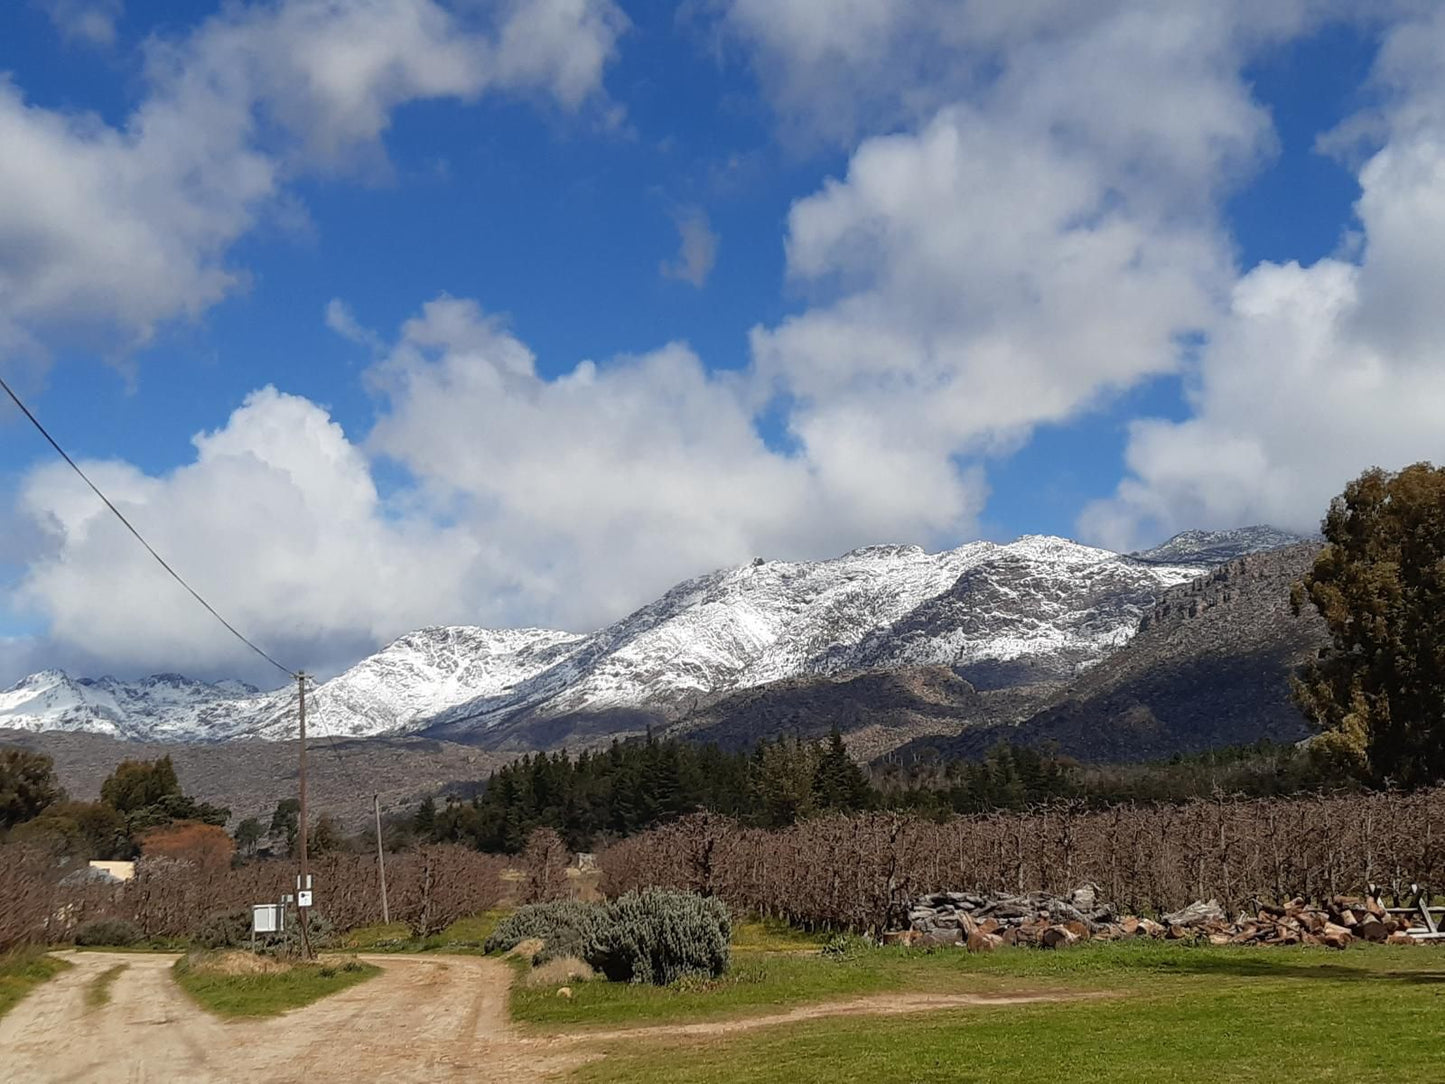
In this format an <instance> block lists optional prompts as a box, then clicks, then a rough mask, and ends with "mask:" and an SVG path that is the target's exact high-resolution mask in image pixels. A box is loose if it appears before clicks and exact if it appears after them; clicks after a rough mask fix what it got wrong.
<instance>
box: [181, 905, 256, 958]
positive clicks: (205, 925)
mask: <svg viewBox="0 0 1445 1084" xmlns="http://www.w3.org/2000/svg"><path fill="white" fill-rule="evenodd" d="M191 940H192V941H194V942H195V943H196V944H197V945H199V946H200V947H201V948H208V949H223V948H239V947H240V946H242V945H245V944H249V943H250V941H251V912H250V911H215V912H212V913H211V914H209V915H207V916H206V917H205V918H204V919H202V921H201V924H200V925H199V926H197V927H196V930H195V932H194V933H193V934H191Z"/></svg>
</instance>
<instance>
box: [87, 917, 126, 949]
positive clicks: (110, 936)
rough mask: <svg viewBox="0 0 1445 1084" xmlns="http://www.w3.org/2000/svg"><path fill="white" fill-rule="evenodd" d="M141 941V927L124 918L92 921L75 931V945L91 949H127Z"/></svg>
mask: <svg viewBox="0 0 1445 1084" xmlns="http://www.w3.org/2000/svg"><path fill="white" fill-rule="evenodd" d="M140 940H141V932H140V927H139V926H137V925H136V924H135V923H134V922H131V921H130V920H128V919H124V918H95V919H91V920H90V921H89V922H85V923H82V924H81V926H80V928H79V929H78V930H76V931H75V943H76V944H77V945H86V946H90V947H99V946H105V947H109V948H127V947H129V946H131V945H134V944H137V943H139V941H140Z"/></svg>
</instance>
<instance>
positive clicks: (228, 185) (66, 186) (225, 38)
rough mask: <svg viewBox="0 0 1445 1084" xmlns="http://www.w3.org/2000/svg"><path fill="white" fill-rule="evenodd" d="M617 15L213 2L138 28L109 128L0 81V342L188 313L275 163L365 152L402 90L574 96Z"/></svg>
mask: <svg viewBox="0 0 1445 1084" xmlns="http://www.w3.org/2000/svg"><path fill="white" fill-rule="evenodd" d="M56 10H60V9H56ZM66 10H70V9H69V8H67V9H66ZM75 10H80V9H79V8H76V9H75ZM624 23H625V20H624V17H623V16H622V14H621V13H620V11H619V10H618V9H617V7H616V6H615V5H614V4H613V3H612V2H611V0H507V2H505V3H497V4H490V5H486V6H484V7H482V8H472V7H468V8H466V9H464V11H463V13H462V14H456V13H453V12H452V11H451V10H449V9H448V8H446V7H443V6H442V5H441V4H439V3H437V2H435V0H358V2H356V3H351V4H344V5H342V4H336V3H331V2H329V0H282V2H280V3H275V4H265V5H253V6H249V7H247V6H229V5H228V6H226V7H225V8H223V10H222V11H221V12H220V13H219V14H217V15H215V16H212V17H211V18H209V19H208V20H206V21H205V22H203V23H201V24H200V26H199V27H197V28H196V29H195V30H194V31H192V32H191V33H189V34H187V35H186V36H184V37H181V38H179V39H176V40H161V39H152V40H151V41H149V43H148V45H147V51H146V64H145V74H144V87H145V93H144V97H143V100H142V101H141V103H140V104H139V105H138V107H137V108H136V109H135V110H134V112H133V113H132V114H131V115H130V116H129V117H128V118H127V119H126V121H125V122H124V124H122V125H120V126H114V127H113V126H110V125H108V124H106V123H105V122H104V121H103V120H101V119H100V118H98V117H96V116H92V115H88V114H84V115H78V114H70V113H63V112H60V111H56V110H52V109H46V108H42V107H39V106H36V105H34V104H31V103H28V102H27V101H26V100H25V97H24V95H23V94H22V92H21V90H20V89H19V88H18V87H16V86H15V85H13V84H12V83H10V82H8V81H7V82H3V83H0V141H3V144H4V146H5V148H6V153H5V154H4V155H3V156H0V345H4V344H5V343H6V342H7V341H17V340H21V339H23V338H25V337H27V336H29V337H35V336H40V337H44V338H47V339H52V338H54V337H57V336H58V337H64V336H65V335H75V334H85V333H90V334H91V335H92V336H95V337H97V341H99V342H102V343H105V344H107V345H111V346H114V345H117V343H118V345H119V346H120V347H121V348H125V347H128V346H132V345H135V344H137V343H141V342H144V341H145V340H147V339H148V338H149V337H150V336H151V335H152V334H153V333H154V331H155V329H156V328H157V327H158V326H159V325H161V324H163V323H165V322H166V321H168V320H172V319H175V318H178V317H179V318H185V317H190V318H194V317H196V316H197V315H199V314H200V313H201V312H203V311H204V310H205V309H206V308H207V307H209V306H210V305H213V304H215V303H216V302H217V301H218V300H219V299H220V298H222V297H224V296H225V295H226V294H228V293H230V292H232V291H234V290H235V289H237V288H238V287H239V286H241V285H242V284H243V283H244V281H245V276H244V273H243V272H242V271H240V270H239V269H237V268H235V267H232V266H230V265H229V264H228V262H227V255H228V251H229V249H230V247H231V245H232V244H233V243H234V242H235V241H236V240H237V239H238V238H239V237H240V236H242V235H243V234H244V233H246V232H247V231H248V230H250V229H251V228H252V227H253V226H254V225H255V224H256V222H257V221H258V219H259V218H260V217H261V216H263V215H265V214H267V213H271V212H279V211H281V210H284V200H283V196H284V194H285V188H284V186H285V184H286V182H287V181H288V180H289V179H290V178H292V177H294V176H296V175H297V174H299V173H303V172H307V171H315V170H330V169H336V168H339V167H344V166H348V165H351V164H354V163H355V162H356V161H357V160H358V159H359V158H366V157H368V156H369V157H371V158H372V159H375V158H377V157H378V156H379V155H380V154H381V152H380V149H379V143H378V140H379V139H380V138H381V136H382V134H383V133H384V132H385V130H386V128H387V126H388V125H389V123H390V120H391V115H392V113H393V111H394V110H395V109H396V108H397V107H398V106H400V105H403V104H404V103H406V102H410V101H416V100H420V99H426V98H438V97H454V98H460V99H462V100H472V99H475V98H477V97H478V96H479V95H482V94H484V93H489V92H490V93H528V94H530V93H537V94H541V95H544V96H548V97H550V98H551V99H553V100H555V101H556V102H557V103H558V104H559V105H561V106H562V107H564V108H568V109H573V108H576V107H578V106H579V105H580V104H581V103H582V102H583V101H584V100H585V99H586V98H587V97H588V96H589V95H591V94H594V93H597V92H598V91H599V90H600V86H601V77H602V69H603V66H604V64H605V63H606V61H607V60H608V59H609V58H610V57H611V55H612V53H613V49H614V45H615V41H616V38H617V35H618V34H619V33H620V32H621V31H622V29H623V27H624Z"/></svg>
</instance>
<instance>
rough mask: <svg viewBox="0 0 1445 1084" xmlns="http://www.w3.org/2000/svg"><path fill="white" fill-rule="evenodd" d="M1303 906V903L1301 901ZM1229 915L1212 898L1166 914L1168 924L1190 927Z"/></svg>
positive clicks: (1223, 918) (1221, 920)
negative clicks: (1206, 901)
mask: <svg viewBox="0 0 1445 1084" xmlns="http://www.w3.org/2000/svg"><path fill="white" fill-rule="evenodd" d="M1301 907H1303V903H1301ZM1227 921H1228V917H1227V916H1226V915H1225V913H1224V908H1223V907H1221V906H1219V901H1218V900H1210V901H1209V902H1208V903H1205V902H1204V901H1203V900H1196V901H1195V902H1194V903H1191V904H1190V905H1189V906H1188V907H1185V908H1184V909H1183V910H1180V911H1175V912H1174V913H1173V914H1172V915H1165V916H1164V924H1165V925H1166V926H1180V927H1185V928H1187V927H1190V926H1199V925H1203V924H1204V923H1206V922H1227Z"/></svg>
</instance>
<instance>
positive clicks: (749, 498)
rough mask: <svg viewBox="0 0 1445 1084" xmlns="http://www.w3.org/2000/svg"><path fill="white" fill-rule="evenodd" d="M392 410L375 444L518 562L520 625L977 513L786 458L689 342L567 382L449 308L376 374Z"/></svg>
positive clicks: (496, 332) (420, 323) (431, 314)
mask: <svg viewBox="0 0 1445 1084" xmlns="http://www.w3.org/2000/svg"><path fill="white" fill-rule="evenodd" d="M373 381H374V383H375V385H376V387H377V388H378V390H380V391H381V392H382V393H383V394H385V395H386V396H387V398H388V401H389V404H390V408H389V410H388V411H387V413H385V414H384V415H383V416H382V418H381V419H380V420H379V422H378V424H377V427H376V430H375V431H374V433H373V434H372V437H371V440H370V446H371V448H372V449H373V450H374V451H376V452H379V453H381V454H384V455H387V456H389V457H392V458H395V459H397V460H399V461H400V462H402V463H403V464H405V466H406V467H407V468H408V469H409V470H410V471H411V472H412V473H413V474H414V475H415V476H416V477H417V478H418V479H420V480H422V481H423V482H424V484H425V485H427V486H428V487H430V489H431V492H432V497H433V499H435V500H439V501H442V502H443V503H444V504H446V505H447V506H449V507H450V506H452V502H457V503H456V508H457V513H456V514H458V515H461V516H462V517H463V518H465V519H466V520H467V521H468V522H470V523H471V524H472V525H473V528H474V529H475V530H476V531H477V532H478V534H479V535H480V536H482V537H486V538H488V539H490V540H492V541H493V542H495V543H496V544H497V545H498V547H499V548H500V549H501V551H503V552H506V553H509V554H512V555H513V558H512V559H513V561H514V562H515V565H516V568H515V571H514V572H513V573H512V581H513V582H514V583H515V584H516V585H517V591H518V592H519V595H518V597H517V599H516V605H517V611H516V613H515V614H510V615H508V616H511V617H512V619H513V620H537V619H538V618H536V617H532V616H528V615H535V614H537V613H541V614H543V615H544V616H545V618H546V619H547V620H550V621H553V622H556V623H561V624H564V625H567V626H569V627H574V628H581V629H587V628H590V627H593V626H595V625H598V624H601V623H602V622H604V621H607V620H612V619H615V618H616V617H618V616H620V614H621V613H623V612H625V611H626V610H627V609H628V608H630V607H632V606H635V605H638V604H640V603H642V602H644V601H647V600H648V599H650V598H652V597H654V596H655V595H656V594H657V593H659V592H660V591H662V590H663V589H665V588H666V587H668V586H670V585H671V584H672V583H674V582H675V581H677V580H679V579H682V578H684V577H686V576H689V575H694V574H696V573H697V572H699V571H702V570H705V569H710V568H714V567H717V566H720V565H724V564H730V563H735V562H740V561H743V560H746V559H747V558H748V557H751V556H753V555H754V554H758V553H766V554H770V555H776V554H781V555H787V556H822V555H824V554H828V553H832V552H836V551H837V550H838V549H846V548H848V547H849V546H851V545H857V544H860V543H863V542H872V541H876V540H878V539H879V538H882V537H902V538H918V539H929V540H931V539H933V538H935V537H937V535H938V534H939V533H940V532H942V531H944V530H946V529H949V528H953V527H962V528H966V527H967V526H970V525H971V524H970V523H969V522H968V521H969V517H970V516H971V515H972V513H974V512H976V510H977V504H978V501H977V499H976V497H977V494H976V493H974V494H973V497H974V498H975V499H973V500H969V499H968V494H966V493H964V494H960V495H958V496H954V495H953V490H954V488H955V487H958V488H962V487H963V486H964V482H963V481H961V480H958V479H954V478H952V475H953V473H954V472H953V471H952V470H951V468H947V469H945V473H946V474H948V475H950V482H949V490H950V497H951V499H950V500H949V501H948V502H947V503H945V504H944V505H942V506H936V505H930V504H929V503H928V502H927V496H928V494H927V493H926V492H923V491H922V488H921V487H920V491H919V492H918V493H917V494H916V495H911V496H908V497H904V498H902V499H900V498H899V496H898V493H899V490H900V487H899V485H898V479H897V476H896V475H885V472H881V471H876V472H875V475H874V476H870V477H864V478H846V477H842V476H841V472H836V471H831V470H825V469H823V468H822V466H821V465H820V464H819V463H818V462H817V461H814V460H812V459H808V458H800V457H789V456H785V455H781V454H778V453H776V452H773V451H771V450H769V449H768V448H767V447H766V446H765V445H764V444H763V442H762V440H761V439H760V438H759V436H758V434H757V432H756V431H755V429H754V426H753V419H752V405H751V402H750V400H749V397H748V394H747V389H746V387H745V386H744V384H743V382H742V381H741V380H739V379H738V378H737V377H736V376H729V375H728V374H709V373H707V372H706V371H705V370H704V368H703V366H702V364H701V362H700V361H699V360H698V359H697V357H696V356H694V355H693V354H692V352H691V351H689V350H688V349H687V348H686V347H684V346H681V345H678V344H673V345H670V346H667V347H664V348H663V349H661V350H658V351H655V352H653V353H651V354H646V355H642V356H639V357H631V358H620V359H615V360H614V361H612V362H610V363H608V364H606V365H597V364H595V363H593V362H590V361H584V362H582V363H581V364H579V365H578V366H577V367H576V368H575V369H574V370H572V371H571V372H570V373H567V374H565V375H564V376H561V377H559V378H557V379H555V380H547V379H544V378H542V377H540V376H539V375H538V374H537V372H536V368H535V364H534V359H533V356H532V354H531V352H530V351H529V350H528V349H527V348H526V347H525V346H524V345H523V344H522V343H521V342H519V341H518V340H517V339H516V338H515V337H513V336H512V335H511V334H510V333H508V332H507V331H506V329H505V328H504V327H503V326H502V325H501V324H499V323H498V322H497V321H496V320H495V319H493V318H488V317H486V316H485V315H484V314H483V313H482V312H481V310H480V309H479V308H478V307H477V306H476V304H475V303H473V302H470V301H464V300H456V299H448V298H443V299H439V300H437V301H433V302H431V303H430V304H428V305H427V306H426V307H425V309H424V311H423V314H422V316H421V317H419V318H417V319H415V320H412V321H410V322H409V323H408V324H407V325H406V327H405V328H404V330H403V334H402V336H401V339H400V341H399V342H398V344H397V346H396V348H395V349H394V351H393V352H392V354H391V356H390V357H389V358H388V359H387V360H386V361H384V362H383V363H381V365H379V366H378V367H377V368H376V369H375V371H374V373H373Z"/></svg>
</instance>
